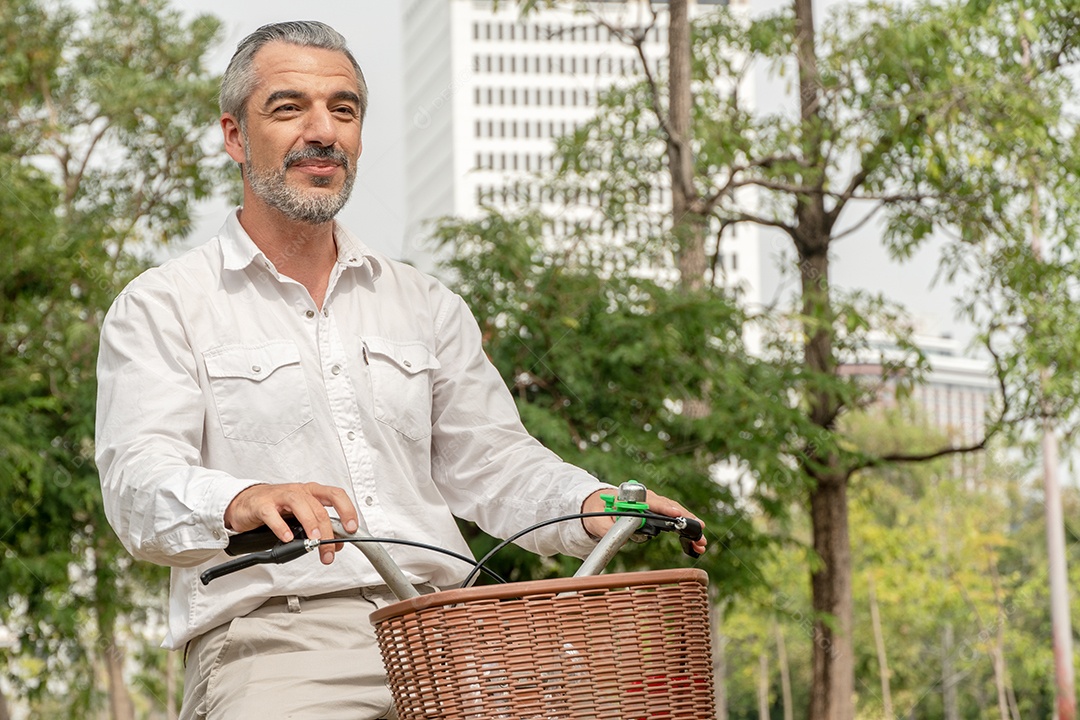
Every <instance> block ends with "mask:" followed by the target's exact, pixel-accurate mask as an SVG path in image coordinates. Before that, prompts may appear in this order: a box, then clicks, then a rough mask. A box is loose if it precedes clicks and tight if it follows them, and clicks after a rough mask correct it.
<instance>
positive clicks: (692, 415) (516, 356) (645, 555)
mask: <svg viewBox="0 0 1080 720" xmlns="http://www.w3.org/2000/svg"><path fill="white" fill-rule="evenodd" d="M541 224H542V220H541V218H540V217H539V216H536V215H524V216H520V217H509V216H504V215H501V214H499V213H496V212H490V213H488V214H487V215H486V216H485V217H483V218H481V219H480V220H477V221H473V222H469V221H450V220H446V221H444V222H443V223H442V224H441V226H440V230H439V234H440V238H441V240H442V242H444V243H447V244H450V245H452V247H453V253H452V257H453V260H452V261H451V262H450V267H451V268H452V270H453V271H454V272H455V274H456V275H457V277H458V282H457V289H458V291H459V292H461V294H462V295H463V297H465V299H466V300H467V301H468V302H469V303H470V304H471V306H472V309H473V311H474V312H475V314H476V315H477V317H479V318H481V327H482V329H483V331H484V337H485V346H486V348H487V351H488V354H489V356H490V357H491V360H492V362H494V363H495V365H496V367H498V368H499V370H500V372H501V373H502V375H503V377H504V378H506V379H507V384H508V386H509V388H510V391H511V392H512V393H513V395H514V397H515V398H516V399H517V401H518V408H519V410H520V412H521V415H522V419H523V420H524V422H525V424H526V427H528V428H529V430H530V432H532V433H533V434H534V435H535V436H536V437H537V438H538V439H540V441H541V442H543V443H544V444H545V445H546V446H548V447H549V448H551V449H552V450H554V451H555V452H556V453H558V454H559V455H560V456H562V457H563V458H565V459H566V460H567V461H569V462H572V463H574V464H576V465H579V466H580V467H583V468H585V469H587V470H589V471H590V472H592V473H593V474H595V475H596V476H597V477H599V478H601V479H603V480H606V481H608V482H611V483H613V484H618V483H620V482H622V481H624V480H627V479H631V478H633V479H637V480H640V481H642V482H644V483H645V484H646V485H647V486H648V487H650V488H652V489H654V490H656V491H657V492H660V493H662V494H666V495H669V496H671V497H674V498H677V499H679V500H680V501H681V502H683V504H685V505H687V506H688V507H691V508H694V509H695V510H696V511H698V512H699V513H700V514H701V515H702V517H703V518H704V519H705V521H706V523H707V525H708V529H709V536H710V537H711V538H714V550H713V551H711V552H710V553H709V554H707V555H706V556H705V557H704V558H702V560H700V561H699V562H700V563H701V564H702V566H703V567H707V568H708V569H709V571H710V573H711V574H712V576H713V578H714V582H716V583H717V584H718V586H720V587H722V588H724V589H725V591H727V592H735V591H738V590H739V588H741V587H744V586H745V585H747V584H753V583H754V582H756V579H755V578H754V574H753V570H752V567H753V566H754V565H756V564H757V563H759V562H761V561H762V558H763V557H764V555H763V553H764V552H765V551H766V550H767V543H766V542H765V540H764V538H763V537H762V536H761V534H760V533H758V532H757V531H755V530H754V528H753V525H752V523H749V522H748V521H747V515H746V511H747V508H748V507H750V506H751V504H752V505H755V506H758V507H766V508H768V509H769V510H770V511H771V512H775V513H780V514H782V512H783V509H784V508H786V507H787V506H788V504H789V502H790V496H791V493H792V492H796V491H799V490H801V488H800V487H799V485H798V482H799V481H798V479H797V473H795V472H794V471H793V469H792V467H791V464H790V463H789V462H786V461H784V460H783V458H782V457H780V456H778V455H777V454H776V453H775V452H773V449H775V448H776V447H780V446H783V445H784V444H785V442H786V439H787V436H788V434H789V433H790V432H791V428H792V424H793V423H797V422H798V416H799V412H798V411H797V410H796V409H794V408H792V407H791V402H790V398H789V396H788V392H787V388H788V386H789V383H790V381H791V378H790V377H787V376H786V375H785V373H786V370H785V369H784V367H783V366H782V365H772V364H769V363H765V362H761V361H758V360H755V359H753V358H752V357H750V356H749V354H748V353H747V352H746V349H745V347H744V344H743V340H742V336H741V328H742V322H743V318H742V313H741V311H740V310H739V309H738V307H737V305H736V304H735V303H733V302H732V301H731V298H730V297H728V296H726V295H725V294H724V293H723V292H722V291H720V290H716V289H708V290H704V291H701V292H686V291H683V290H680V289H677V288H670V287H667V286H665V285H664V284H663V283H661V282H659V281H657V280H656V279H652V278H649V277H644V276H636V275H633V274H630V273H623V272H614V273H610V274H606V273H602V272H597V271H596V268H597V267H598V266H599V267H603V266H604V264H605V259H606V257H607V256H606V254H605V253H606V251H605V248H604V247H603V246H602V244H599V243H597V242H596V241H595V238H585V239H582V240H581V242H580V243H576V242H575V243H570V244H568V245H567V246H566V247H565V248H564V249H562V250H558V249H552V248H550V247H546V246H545V244H544V241H543V240H542V239H541V238H542V233H541V229H540V226H541ZM586 247H587V248H588V249H587V250H586ZM623 251H624V250H623V249H620V250H618V251H616V252H617V253H621V252H623ZM691 405H693V406H694V407H695V408H699V410H697V411H691V410H690V406H691ZM727 458H738V459H739V462H740V463H741V470H742V471H744V472H748V473H752V475H753V477H754V478H768V482H764V481H762V482H753V483H751V484H752V485H753V489H752V490H751V491H750V492H749V494H748V496H747V497H737V496H736V494H735V492H734V491H733V488H731V487H729V486H726V485H721V484H717V483H715V482H714V481H713V475H714V473H715V472H716V468H715V465H716V463H718V462H720V461H722V460H725V459H727ZM653 546H656V547H653ZM672 555H673V549H672V548H671V547H670V546H666V545H665V544H664V543H661V542H657V543H652V544H650V546H646V548H644V549H642V551H641V552H640V553H639V552H632V553H631V552H628V553H626V554H625V557H624V558H623V561H624V562H626V563H627V564H628V565H633V566H641V565H651V566H653V567H657V566H666V565H669V564H671V563H672ZM519 560H520V558H515V559H514V561H515V562H517V561H519ZM557 569H558V568H556V567H541V568H540V569H538V570H535V571H534V572H537V573H551V572H553V571H555V570H557ZM519 572H520V571H519Z"/></svg>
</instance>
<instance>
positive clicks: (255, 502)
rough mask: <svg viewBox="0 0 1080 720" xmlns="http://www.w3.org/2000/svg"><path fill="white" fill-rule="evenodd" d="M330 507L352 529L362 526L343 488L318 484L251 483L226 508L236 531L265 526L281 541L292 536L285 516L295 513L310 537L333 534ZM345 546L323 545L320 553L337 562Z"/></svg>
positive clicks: (227, 519)
mask: <svg viewBox="0 0 1080 720" xmlns="http://www.w3.org/2000/svg"><path fill="white" fill-rule="evenodd" d="M327 507H332V508H334V509H335V510H337V512H338V517H339V518H341V523H342V525H344V526H345V529H346V530H347V531H349V532H356V529H357V527H358V526H359V524H358V521H357V513H356V508H355V507H354V506H353V504H352V500H350V499H349V496H348V495H347V494H346V492H345V491H344V490H342V489H341V488H336V487H330V486H328V485H320V484H319V483H286V484H283V485H252V486H251V487H249V488H246V489H245V490H243V491H241V493H240V494H239V495H237V496H236V497H234V498H233V499H232V502H230V503H229V506H228V507H227V508H225V527H227V528H228V529H230V530H234V531H236V532H244V531H246V530H254V529H255V528H257V527H259V526H260V525H266V526H267V527H269V528H270V529H271V530H273V531H274V534H275V535H277V536H278V539H280V540H281V541H282V542H290V541H291V540H292V539H293V534H292V531H291V530H289V526H288V524H287V523H286V522H285V519H284V516H286V515H292V516H293V517H295V518H296V519H297V520H299V521H300V524H301V525H303V526H304V532H305V533H307V536H308V537H309V538H314V539H326V538H332V537H334V530H333V528H332V527H331V526H330V515H329V513H327V512H326V508H327ZM342 547H344V545H343V544H342V543H337V544H335V545H322V546H320V547H319V552H320V553H321V556H322V561H323V564H324V565H329V564H330V563H332V562H333V561H334V553H335V552H337V551H339V550H341V549H342Z"/></svg>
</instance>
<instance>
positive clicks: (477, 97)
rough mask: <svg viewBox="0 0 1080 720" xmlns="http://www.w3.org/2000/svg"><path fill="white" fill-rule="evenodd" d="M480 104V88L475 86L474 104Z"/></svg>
mask: <svg viewBox="0 0 1080 720" xmlns="http://www.w3.org/2000/svg"><path fill="white" fill-rule="evenodd" d="M479 104H480V88H473V105H479Z"/></svg>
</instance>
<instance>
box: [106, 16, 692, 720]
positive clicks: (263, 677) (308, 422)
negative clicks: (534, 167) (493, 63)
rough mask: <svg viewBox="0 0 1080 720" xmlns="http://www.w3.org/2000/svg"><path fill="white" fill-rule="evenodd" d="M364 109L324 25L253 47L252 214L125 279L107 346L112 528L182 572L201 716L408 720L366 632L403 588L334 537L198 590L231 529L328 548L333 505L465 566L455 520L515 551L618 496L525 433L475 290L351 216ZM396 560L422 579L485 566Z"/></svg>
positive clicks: (189, 711) (240, 91) (248, 169)
mask: <svg viewBox="0 0 1080 720" xmlns="http://www.w3.org/2000/svg"><path fill="white" fill-rule="evenodd" d="M366 107H367V87H366V85H365V82H364V78H363V75H362V73H361V71H360V68H359V66H358V65H357V63H356V61H355V59H353V56H352V54H351V53H350V52H349V51H348V49H347V47H346V44H345V41H344V39H343V38H342V37H341V36H340V35H339V34H338V33H337V32H335V31H334V30H332V29H331V28H329V27H328V26H326V25H323V24H321V23H314V22H304V23H299V22H297V23H281V24H277V25H268V26H265V27H263V28H260V29H259V30H257V31H256V32H255V33H253V34H252V35H251V36H249V37H248V38H246V39H245V40H244V41H242V42H241V43H240V45H239V46H238V48H237V51H236V54H235V55H234V56H233V59H232V61H231V63H230V65H229V68H228V70H227V71H226V73H225V75H224V76H223V78H222V87H221V111H222V115H221V128H222V132H223V134H224V139H225V149H226V151H227V152H228V153H229V155H230V157H232V158H233V159H234V160H236V162H237V163H239V164H240V165H241V168H242V171H243V179H244V204H243V206H242V208H240V209H238V210H237V211H235V212H233V213H231V214H230V216H229V217H228V218H227V219H226V221H225V224H224V226H223V227H222V229H221V231H220V232H219V234H218V235H217V236H216V237H214V238H213V239H211V241H210V242H209V243H207V244H206V245H203V246H202V247H199V248H196V249H194V250H192V251H191V252H189V253H187V254H186V255H184V256H182V257H181V258H178V259H176V260H173V261H171V262H168V263H166V264H165V265H163V266H162V267H160V268H156V269H154V270H151V271H149V272H147V273H145V274H143V275H142V276H141V277H140V278H138V279H137V280H135V281H134V282H133V283H131V285H130V286H129V287H128V288H126V289H125V290H124V292H123V293H121V295H120V296H119V297H118V298H117V299H116V301H115V303H114V304H113V307H112V308H111V310H110V311H109V314H108V316H107V317H106V321H105V324H104V327H103V330H102V342H101V355H100V358H99V363H98V376H99V402H98V419H97V432H98V436H97V453H98V466H99V468H100V471H101V478H102V491H103V493H104V497H105V506H106V512H107V514H108V516H109V520H110V522H111V523H112V525H113V527H114V528H115V529H116V531H117V534H118V535H119V536H120V539H121V540H122V542H123V543H124V545H125V547H127V548H128V550H129V551H130V552H131V553H132V554H133V555H134V556H135V557H137V558H140V559H143V560H149V561H151V562H157V563H160V564H164V565H169V566H171V567H172V568H173V571H172V577H171V587H170V601H169V626H168V635H167V637H166V640H165V645H166V646H167V647H170V648H185V656H186V668H187V670H186V686H185V697H184V706H183V713H182V717H184V718H198V717H211V718H229V719H230V720H231V719H233V718H246V717H259V718H263V719H265V718H270V717H273V718H281V717H320V718H335V717H341V718H382V717H395V716H394V714H393V708H392V706H391V700H390V696H389V692H388V690H387V688H386V684H385V678H384V676H383V670H382V666H381V661H380V659H379V657H378V650H377V648H376V646H375V644H374V640H373V632H372V628H371V626H370V624H369V622H368V620H367V616H368V614H369V613H370V612H371V611H372V610H373V609H374V608H375V607H377V606H379V605H382V604H385V603H387V602H389V601H392V600H393V598H392V597H391V596H390V595H389V593H388V591H387V590H386V588H385V587H384V586H383V585H382V581H381V579H380V578H379V576H378V575H377V574H376V573H375V572H374V570H373V569H372V568H371V566H370V565H369V564H368V563H367V561H366V560H365V559H364V558H363V556H362V554H361V553H359V552H356V551H355V550H351V551H345V552H341V554H340V555H337V554H336V553H337V552H338V551H341V550H342V548H341V546H340V545H338V546H334V545H324V546H322V548H321V557H320V558H315V557H305V558H301V559H300V560H297V561H296V562H293V563H290V564H289V565H284V566H276V565H269V566H267V565H263V566H259V567H256V568H251V569H249V570H246V571H244V572H242V573H237V574H234V575H230V576H228V577H226V578H222V579H220V580H217V581H215V582H214V583H213V584H212V585H210V586H206V587H204V586H203V585H201V584H200V583H199V582H198V580H197V578H198V575H199V573H200V572H201V571H202V570H204V569H205V568H206V567H208V566H210V565H213V564H216V563H218V562H221V561H222V559H223V555H222V554H221V551H222V548H224V547H225V545H226V543H227V542H228V539H229V536H230V535H231V534H234V533H237V532H242V531H245V530H250V529H252V528H256V527H259V526H261V525H263V524H265V525H267V526H269V527H270V528H271V529H272V530H273V531H274V532H275V533H276V534H277V536H278V537H279V538H281V539H282V540H286V541H287V540H290V539H292V535H291V533H290V531H289V528H288V526H287V525H286V523H285V520H284V518H285V517H287V516H289V515H292V516H295V517H296V518H297V520H299V522H300V523H301V524H302V525H303V527H304V530H305V532H306V533H307V535H308V536H309V537H316V538H329V537H331V536H332V532H333V531H332V529H331V526H330V511H332V512H333V514H335V515H337V516H338V517H339V518H340V519H341V521H342V522H343V524H344V525H345V527H346V529H347V530H349V531H354V530H355V529H356V528H357V527H358V526H360V525H362V526H364V527H365V528H366V529H367V530H368V532H370V533H372V534H374V535H377V536H391V537H401V538H408V539H411V540H417V541H421V542H427V543H431V544H435V545H440V546H442V547H447V548H449V549H451V550H456V551H458V552H464V553H467V552H468V548H467V546H466V545H465V543H464V541H463V539H462V538H461V535H460V534H459V532H458V530H457V528H456V525H455V522H454V519H453V516H454V515H457V516H459V517H463V518H466V519H469V520H473V521H475V522H477V523H478V524H479V525H480V526H481V527H483V528H484V529H485V530H487V531H488V532H490V533H492V534H494V535H498V536H503V537H506V536H508V535H509V534H510V533H512V532H514V531H516V530H519V529H522V528H524V527H526V526H528V525H530V524H532V523H534V522H536V521H539V520H542V519H546V518H550V517H554V516H556V515H561V514H567V513H572V512H576V511H578V510H582V509H584V510H586V511H590V510H598V509H601V508H602V501H601V500H600V499H599V497H598V495H599V492H600V491H601V490H603V489H606V488H607V487H608V486H606V485H602V484H601V483H599V482H598V481H597V480H596V479H594V478H592V477H591V476H589V475H588V474H586V473H585V472H583V471H581V470H579V469H577V468H575V467H573V466H570V465H567V464H565V463H563V462H562V461H560V460H559V459H558V458H557V457H556V456H554V455H553V454H552V453H551V452H549V451H548V450H546V449H544V448H543V447H542V446H541V445H540V444H539V443H537V442H536V441H535V440H533V439H532V438H531V437H529V436H528V434H527V433H526V432H525V430H524V428H523V427H522V426H521V423H520V420H519V419H518V416H517V414H516V411H515V408H514V405H513V402H512V400H511V398H510V396H509V394H508V392H507V390H506V387H505V385H504V384H503V383H502V381H501V380H500V378H499V376H498V374H497V373H496V371H495V369H494V368H493V367H492V366H491V364H490V363H489V362H488V361H487V359H486V357H485V356H484V353H483V350H482V348H481V343H480V332H479V329H478V327H477V325H476V322H475V321H474V320H473V318H472V316H471V315H470V313H469V312H468V310H467V309H466V307H465V304H464V303H463V302H462V300H461V299H460V298H459V297H457V296H456V295H454V294H453V293H451V292H450V291H448V290H447V289H446V288H445V287H443V286H442V285H441V284H439V283H438V282H437V281H435V280H434V279H432V278H430V277H427V276H425V275H423V274H422V273H420V272H418V271H416V270H415V269H413V268H411V267H409V266H406V265H404V264H401V263H397V262H393V261H391V260H389V259H387V258H385V257H382V256H379V255H377V254H376V253H373V252H371V251H370V250H368V249H367V248H366V247H364V245H363V244H362V243H361V242H360V241H359V240H358V239H357V238H356V237H355V236H353V235H352V234H350V233H349V232H348V231H347V230H346V229H345V228H343V227H342V226H340V225H337V224H335V223H334V221H333V218H334V216H335V215H336V213H337V212H338V211H339V210H340V209H341V207H342V206H343V205H344V204H345V202H346V200H347V199H348V197H349V193H350V190H351V188H352V184H353V180H354V178H355V176H356V163H357V160H358V158H359V156H360V151H361V127H362V124H363V118H364V112H365V110H366ZM651 501H652V503H653V507H654V508H655V509H657V510H659V511H661V512H665V513H668V514H671V515H685V514H688V513H687V511H686V510H685V509H684V508H683V507H681V506H680V505H678V504H677V503H675V502H673V501H670V500H666V499H664V498H660V497H656V496H653V497H652V498H651ZM358 509H359V512H358ZM610 524H611V521H610V520H608V519H604V518H600V519H596V518H593V519H590V520H589V521H588V524H587V525H585V524H580V523H562V524H559V525H557V526H554V527H551V528H547V529H545V530H542V531H540V532H538V533H535V534H533V535H531V536H528V537H526V538H525V539H524V540H523V541H522V544H523V545H524V546H525V547H528V548H529V549H531V550H533V551H535V552H539V553H543V554H554V553H559V552H561V553H569V554H575V555H579V556H581V555H584V554H585V553H586V552H587V551H588V550H589V548H590V547H591V546H592V545H593V544H594V542H595V539H594V538H595V537H597V536H600V535H602V534H603V533H604V532H605V530H606V529H607V528H608V527H610ZM697 549H698V550H699V551H701V550H703V549H704V541H702V542H701V543H700V544H699V547H698V548H697ZM390 552H391V553H392V555H393V556H394V558H395V560H396V561H397V562H398V563H399V564H400V565H401V567H402V569H403V570H404V572H405V573H406V575H407V577H408V578H409V579H410V581H412V582H415V583H416V584H417V585H421V586H423V587H425V588H430V586H446V585H453V584H454V583H456V582H460V580H461V579H462V578H463V577H464V574H465V571H466V570H467V568H466V567H463V566H462V565H461V564H460V563H457V562H456V561H454V560H453V559H447V558H445V557H444V556H441V555H437V554H434V553H429V552H424V551H422V550H418V549H413V548H401V547H398V546H395V547H393V548H391V549H390ZM320 560H321V564H320V562H319V561H320Z"/></svg>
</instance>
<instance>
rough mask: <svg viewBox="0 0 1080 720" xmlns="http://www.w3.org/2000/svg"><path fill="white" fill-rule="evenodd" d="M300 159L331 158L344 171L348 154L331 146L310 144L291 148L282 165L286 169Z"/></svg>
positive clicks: (347, 164) (347, 163)
mask: <svg viewBox="0 0 1080 720" xmlns="http://www.w3.org/2000/svg"><path fill="white" fill-rule="evenodd" d="M302 160H333V161H334V162H336V163H337V164H338V165H340V166H341V167H343V168H345V170H346V171H347V170H348V169H349V156H348V155H346V154H345V153H344V152H342V151H341V150H340V149H338V148H335V147H332V146H312V147H306V148H304V149H303V150H293V151H291V152H289V153H288V154H286V155H285V159H284V160H283V161H282V167H284V168H285V169H286V170H288V169H289V168H290V167H292V166H293V165H295V164H296V163H298V162H300V161H302Z"/></svg>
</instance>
